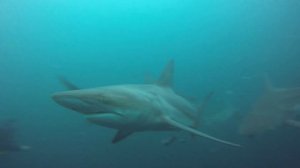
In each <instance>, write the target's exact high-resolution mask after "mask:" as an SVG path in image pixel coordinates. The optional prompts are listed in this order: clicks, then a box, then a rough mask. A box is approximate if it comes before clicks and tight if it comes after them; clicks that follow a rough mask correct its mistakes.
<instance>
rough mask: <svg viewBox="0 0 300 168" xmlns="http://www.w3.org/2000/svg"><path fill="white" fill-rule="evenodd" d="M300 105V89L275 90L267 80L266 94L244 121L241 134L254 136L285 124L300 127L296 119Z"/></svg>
mask: <svg viewBox="0 0 300 168" xmlns="http://www.w3.org/2000/svg"><path fill="white" fill-rule="evenodd" d="M299 104H300V88H289V89H287V88H284V89H279V88H274V87H273V86H271V84H270V82H269V81H268V79H266V86H265V92H264V93H263V95H262V96H261V97H260V99H259V100H258V101H257V102H256V104H255V105H254V107H253V110H252V111H250V112H249V113H248V114H247V115H246V117H245V118H244V120H243V121H242V124H241V126H240V129H239V132H240V133H241V134H244V135H249V136H253V135H257V134H262V133H264V132H266V131H269V130H274V129H276V128H278V127H280V126H283V125H285V124H288V125H291V126H297V127H300V122H299V121H297V119H296V118H297V117H298V115H299V110H297V107H299Z"/></svg>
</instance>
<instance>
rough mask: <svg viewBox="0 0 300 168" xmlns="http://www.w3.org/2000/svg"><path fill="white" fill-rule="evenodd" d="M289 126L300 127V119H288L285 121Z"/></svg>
mask: <svg viewBox="0 0 300 168" xmlns="http://www.w3.org/2000/svg"><path fill="white" fill-rule="evenodd" d="M285 123H286V124H287V125H289V126H293V127H298V128H300V121H297V120H286V122H285Z"/></svg>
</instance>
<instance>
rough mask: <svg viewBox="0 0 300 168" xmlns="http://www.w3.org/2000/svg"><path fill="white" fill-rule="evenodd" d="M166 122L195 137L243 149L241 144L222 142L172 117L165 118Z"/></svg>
mask: <svg viewBox="0 0 300 168" xmlns="http://www.w3.org/2000/svg"><path fill="white" fill-rule="evenodd" d="M164 119H165V121H166V122H167V123H168V124H170V125H172V126H173V127H176V128H179V129H181V130H184V131H187V132H189V133H192V134H194V135H198V136H201V137H204V138H208V139H210V140H213V141H216V142H219V143H223V144H226V145H230V146H234V147H241V145H239V144H235V143H232V142H228V141H225V140H222V139H218V138H215V137H213V136H210V135H208V134H205V133H203V132H200V131H198V130H195V129H193V128H190V127H188V126H186V125H184V124H181V123H179V122H177V121H175V120H173V119H171V118H170V117H167V116H166V117H164Z"/></svg>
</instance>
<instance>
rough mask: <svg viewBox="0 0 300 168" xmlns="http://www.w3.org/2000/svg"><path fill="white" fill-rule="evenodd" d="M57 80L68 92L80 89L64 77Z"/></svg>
mask: <svg viewBox="0 0 300 168" xmlns="http://www.w3.org/2000/svg"><path fill="white" fill-rule="evenodd" d="M58 80H59V81H60V83H61V84H62V85H63V86H64V87H65V88H66V89H68V90H79V89H80V88H79V87H77V86H76V85H75V84H73V83H72V82H70V81H69V80H67V79H66V78H65V77H64V76H58Z"/></svg>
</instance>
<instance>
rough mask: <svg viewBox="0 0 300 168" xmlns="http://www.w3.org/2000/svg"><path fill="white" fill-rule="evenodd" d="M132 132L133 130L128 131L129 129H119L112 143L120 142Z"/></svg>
mask: <svg viewBox="0 0 300 168" xmlns="http://www.w3.org/2000/svg"><path fill="white" fill-rule="evenodd" d="M132 133H133V132H132V131H128V130H118V132H117V133H116V135H115V136H114V138H113V140H112V143H118V142H120V141H122V140H123V139H125V138H127V137H128V136H129V135H131V134H132Z"/></svg>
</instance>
